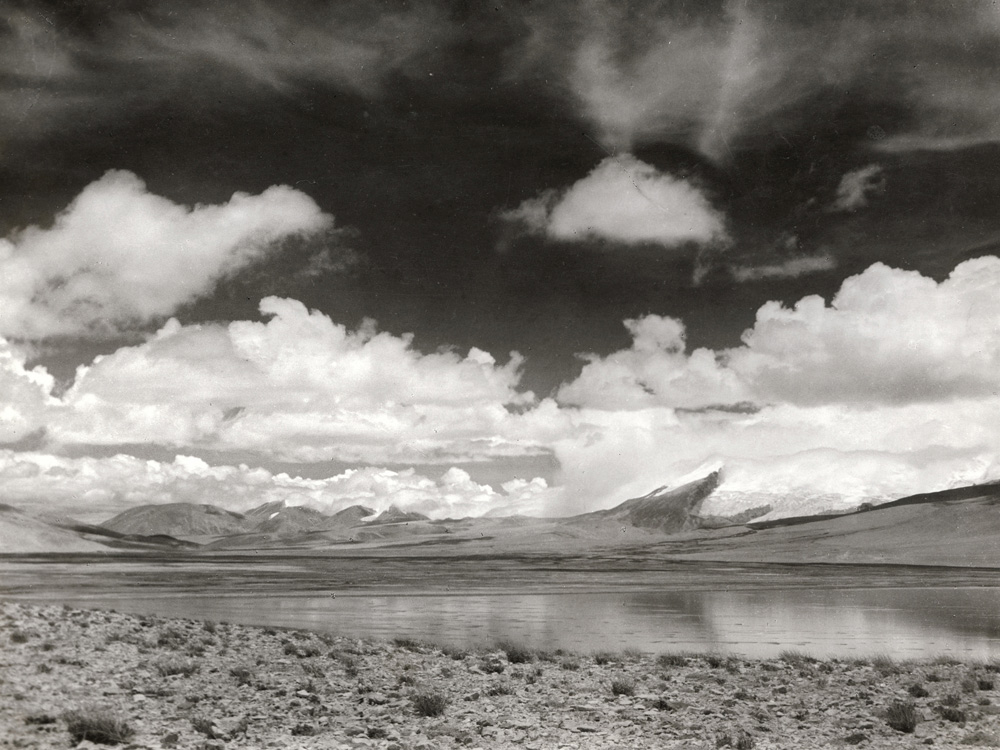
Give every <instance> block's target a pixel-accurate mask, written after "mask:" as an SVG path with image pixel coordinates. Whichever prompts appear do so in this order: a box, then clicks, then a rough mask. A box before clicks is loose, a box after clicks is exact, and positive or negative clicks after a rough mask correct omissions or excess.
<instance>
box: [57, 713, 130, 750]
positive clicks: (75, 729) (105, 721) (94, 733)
mask: <svg viewBox="0 0 1000 750" xmlns="http://www.w3.org/2000/svg"><path fill="white" fill-rule="evenodd" d="M63 720H64V721H65V722H66V729H67V730H68V731H69V735H70V737H72V738H73V743H74V744H79V743H80V742H83V741H84V740H89V741H90V742H94V743H97V744H99V745H120V744H122V743H125V742H128V741H129V740H131V739H132V737H133V736H134V735H135V730H134V729H133V728H132V727H131V726H130V725H129V723H128V722H127V721H125V720H124V719H122V718H121V717H120V716H118V715H117V714H114V713H112V712H111V711H107V710H105V709H101V708H83V709H77V710H75V711H69V712H67V713H66V714H65V715H64V716H63Z"/></svg>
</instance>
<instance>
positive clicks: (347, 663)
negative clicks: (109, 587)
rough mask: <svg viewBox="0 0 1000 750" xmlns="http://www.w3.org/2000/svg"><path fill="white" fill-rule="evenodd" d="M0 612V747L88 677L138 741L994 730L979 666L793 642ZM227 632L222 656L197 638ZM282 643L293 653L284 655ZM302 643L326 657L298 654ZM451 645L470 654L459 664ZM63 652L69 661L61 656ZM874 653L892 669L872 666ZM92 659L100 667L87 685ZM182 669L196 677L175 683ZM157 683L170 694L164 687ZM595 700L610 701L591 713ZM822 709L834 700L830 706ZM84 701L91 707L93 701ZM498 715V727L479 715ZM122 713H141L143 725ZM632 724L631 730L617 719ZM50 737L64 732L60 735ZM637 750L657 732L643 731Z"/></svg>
mask: <svg viewBox="0 0 1000 750" xmlns="http://www.w3.org/2000/svg"><path fill="white" fill-rule="evenodd" d="M11 611H14V612H16V613H17V617H11V616H10V615H9V614H8V613H9V612H11ZM52 612H55V613H56V615H55V616H54V617H53V616H52V614H51V613H52ZM4 618H6V622H5V621H4ZM83 619H89V621H90V623H91V628H90V631H89V632H86V631H81V630H80V629H79V628H78V627H77V626H78V624H79V623H78V622H77V620H83ZM0 624H3V626H4V628H5V632H6V635H7V638H9V637H10V635H11V633H12V632H14V631H15V630H17V631H19V632H23V633H25V634H27V636H28V640H27V643H28V645H27V646H26V647H19V648H15V647H11V648H8V653H7V657H8V659H7V661H9V662H11V663H15V664H17V665H19V669H20V671H19V672H17V673H16V675H14V679H10V678H9V677H8V675H7V674H6V673H5V674H4V675H3V678H2V679H3V681H2V682H0V735H3V736H4V737H5V739H6V738H7V737H8V736H9V735H8V732H13V733H14V735H13V736H14V737H15V743H14V744H12V745H11V746H12V747H38V746H49V744H52V745H53V746H54V745H55V744H58V739H57V737H58V732H59V731H63V727H64V726H66V727H68V726H69V721H68V719H69V715H68V714H67V715H66V717H67V722H66V724H65V725H64V724H63V723H62V721H61V719H59V718H53V716H51V715H48V714H44V713H40V712H39V709H44V708H48V709H49V710H51V708H50V707H51V706H52V705H53V702H51V699H50V698H49V697H48V696H46V698H45V700H39V695H38V694H37V692H33V691H36V690H38V689H39V687H41V688H42V689H48V690H52V691H53V693H54V694H55V695H56V696H58V697H61V696H59V694H58V691H59V689H60V685H61V681H62V680H63V678H65V680H66V683H65V684H67V685H72V686H81V685H83V686H87V685H94V686H95V688H96V689H97V690H98V691H100V692H95V693H94V695H95V696H96V695H101V694H102V692H103V694H104V695H107V696H109V698H108V700H112V701H114V703H113V704H108V705H107V706H106V708H112V709H117V710H120V711H122V713H120V714H118V715H117V717H121V718H120V719H118V720H120V721H122V722H123V723H126V725H127V723H128V722H131V723H132V724H133V725H134V726H135V729H136V731H135V733H134V735H133V736H131V737H130V738H129V739H127V740H125V739H121V740H119V741H120V742H124V743H126V744H127V743H135V746H136V747H138V746H143V747H145V746H149V747H161V746H162V747H165V748H169V747H181V746H185V747H186V746H187V745H189V744H190V745H191V746H192V747H194V746H196V745H198V744H199V743H201V744H204V745H205V746H206V748H207V747H212V748H217V747H218V746H220V745H221V744H222V743H223V742H224V743H225V744H226V745H227V746H229V745H232V746H233V747H236V746H253V747H267V746H272V745H274V746H277V745H278V744H281V743H282V742H285V743H286V744H287V742H288V740H289V736H288V735H289V733H293V734H294V735H298V736H302V737H305V736H309V735H320V734H323V735H325V737H324V739H326V738H327V737H328V738H329V740H330V741H333V742H337V741H339V734H338V735H337V736H336V737H335V736H334V734H335V733H337V732H340V731H341V730H340V728H341V727H343V728H345V729H346V730H347V737H350V738H355V739H350V740H348V741H349V742H352V743H360V744H364V743H365V742H366V741H367V742H370V743H371V744H372V745H373V746H374V745H375V744H379V745H381V744H386V745H390V746H391V745H392V744H393V743H395V744H398V745H400V746H403V747H406V746H408V745H409V743H410V741H411V737H417V736H419V733H421V732H423V733H424V734H426V735H427V736H428V737H429V739H430V740H431V741H432V742H435V743H437V742H438V740H437V738H438V737H445V738H454V740H455V742H454V743H451V742H449V741H448V740H447V739H446V740H445V742H444V744H455V746H456V747H457V746H459V745H462V746H469V747H473V746H477V745H481V746H484V747H493V746H500V745H503V746H506V745H504V744H503V743H504V742H506V741H508V740H512V741H513V742H518V744H527V745H530V744H532V743H534V744H536V745H537V744H539V743H541V744H540V746H542V747H545V746H548V745H547V744H545V743H546V742H548V739H551V740H552V742H553V743H559V744H560V745H565V746H569V745H573V743H579V742H581V741H584V742H585V739H586V737H587V735H588V733H591V732H594V733H599V734H600V735H604V736H606V737H607V739H608V740H609V742H610V743H612V744H614V743H615V742H617V745H616V746H620V747H625V746H630V744H631V743H630V739H629V738H630V737H631V736H632V734H631V733H632V732H634V731H635V730H636V728H638V727H639V725H640V722H642V723H643V724H645V723H646V722H651V725H650V726H655V727H657V731H658V733H659V734H662V735H663V739H664V740H667V742H666V743H665V744H667V745H669V744H670V743H671V741H674V742H677V743H678V744H682V743H683V741H684V739H686V738H688V737H691V738H692V739H690V740H689V741H690V742H694V743H697V742H698V741H699V739H700V741H701V744H702V745H704V746H705V747H711V746H714V745H717V746H718V747H720V748H740V747H743V748H748V747H749V748H753V747H757V746H768V747H771V746H775V747H786V746H795V747H810V746H812V745H811V744H810V734H809V733H810V732H811V731H821V732H822V735H821V736H822V737H824V738H826V740H825V741H828V742H829V743H831V744H839V745H841V746H843V747H848V746H861V747H868V746H873V747H874V746H876V745H879V743H881V744H882V745H889V744H892V742H891V741H888V740H887V739H886V737H887V735H889V734H896V733H901V734H898V735H897V736H898V739H897V740H896V741H895V742H896V743H897V744H898V743H907V742H909V743H911V744H913V743H914V742H918V743H919V742H921V741H923V740H925V739H926V738H933V739H934V744H935V745H936V746H939V747H958V746H967V745H976V746H991V745H994V744H996V741H995V739H994V734H993V733H996V732H997V729H996V724H995V721H996V713H997V709H996V708H995V707H994V706H993V704H994V703H996V702H997V701H996V700H991V698H992V697H993V693H992V692H990V691H992V690H994V683H995V674H994V673H993V672H992V671H991V670H990V669H988V667H987V662H968V661H963V662H962V663H960V664H950V663H949V664H936V665H934V666H932V664H931V662H930V660H926V661H921V662H913V661H898V662H897V661H892V660H887V661H883V660H882V659H881V658H880V659H877V660H872V659H871V658H869V659H866V660H864V661H861V660H844V659H841V660H838V659H822V660H817V659H815V658H814V657H811V656H808V655H807V654H804V653H801V652H798V651H794V650H790V651H785V652H783V653H782V654H781V655H780V657H776V658H770V659H766V660H760V661H758V660H753V659H746V658H743V657H736V656H730V655H728V654H718V653H716V654H704V653H665V654H660V655H656V654H645V655H642V654H639V653H637V652H632V653H626V652H611V651H599V652H597V653H592V654H590V655H586V654H584V655H580V654H567V653H565V652H557V651H555V650H553V651H549V652H545V653H541V652H538V651H532V650H531V649H528V648H527V647H526V646H522V645H519V644H511V643H510V642H503V643H497V644H495V645H488V646H484V647H481V648H478V649H474V650H471V651H460V652H455V651H453V650H451V649H448V648H445V647H438V646H433V645H428V644H418V643H417V642H416V641H414V640H412V639H400V640H399V641H398V642H395V641H388V642H377V643H376V642H370V641H364V640H357V639H354V638H351V639H348V638H345V637H332V636H327V637H325V638H324V637H319V636H316V635H313V634H309V633H304V634H303V633H298V632H293V631H291V630H279V631H276V633H275V635H274V637H271V636H268V635H267V634H266V631H265V630H264V629H250V628H244V627H243V626H225V627H217V628H216V630H215V631H214V632H211V631H210V630H208V629H206V628H205V625H204V622H203V621H201V620H195V619H190V620H165V619H159V620H150V621H149V625H148V626H147V628H145V629H144V628H142V627H141V626H140V625H139V618H138V617H133V616H131V615H116V616H114V617H110V616H105V615H103V614H102V613H96V614H94V613H89V612H84V613H81V614H80V615H79V616H77V617H75V618H72V617H70V616H68V615H64V614H62V613H60V612H58V610H56V609H54V608H51V611H50V613H49V618H48V619H47V620H46V619H40V618H38V617H34V616H30V615H26V614H24V613H23V612H22V611H19V610H18V609H16V608H13V607H11V606H10V605H7V606H6V608H5V605H4V604H2V603H0ZM161 641H164V642H172V643H183V644H184V645H183V646H182V647H181V648H180V649H179V650H177V651H175V652H167V651H162V650H159V648H162V647H160V646H159V643H160V642H161ZM226 641H228V642H229V643H230V649H231V653H230V655H228V656H225V655H221V654H220V651H219V649H217V648H211V647H210V646H211V644H212V642H226ZM4 642H5V643H6V642H7V641H6V639H5V640H4ZM45 644H52V645H53V647H52V648H48V649H47V648H46V645H45ZM133 644H134V645H133ZM143 644H144V645H145V647H146V648H149V649H152V650H151V651H150V653H149V655H146V656H144V655H143V654H142V653H141V651H140V649H141V648H142V647H143ZM192 645H198V646H201V647H203V648H207V649H208V650H207V654H206V657H205V659H204V661H198V660H192V659H190V658H189V656H188V655H187V653H188V651H189V649H190V648H191V646H192ZM289 645H290V646H291V647H293V648H294V652H293V651H291V650H289V651H288V652H286V651H285V649H286V647H287V646H289ZM317 645H321V646H322V647H323V653H324V654H325V655H328V656H329V658H326V656H324V657H322V658H316V659H312V658H299V655H300V653H304V652H306V651H308V650H309V649H312V648H314V647H316V646H317ZM105 646H107V652H106V653H102V649H103V648H104V647H105ZM0 650H2V649H0ZM501 650H502V653H501ZM45 651H51V654H49V653H43V652H45ZM286 653H287V655H286ZM292 653H294V656H295V657H296V658H291V654H292ZM454 653H458V654H460V655H461V656H462V657H465V656H466V655H470V656H471V658H468V659H467V661H465V663H456V662H454V661H452V658H453V654H454ZM522 655H523V656H527V657H528V658H521V656H522ZM550 661H551V664H552V666H551V667H547V666H546V664H547V663H549V662H550ZM69 663H72V664H73V665H75V666H77V667H79V669H75V668H70V667H68V666H62V665H64V664H69ZM876 664H878V667H881V668H882V669H883V670H884V669H886V668H887V667H891V670H892V671H893V672H895V674H892V675H890V676H885V675H882V674H881V673H880V671H875V669H874V668H875V665H876ZM50 666H51V673H48V670H49V668H50ZM341 667H343V669H341ZM95 670H100V675H101V678H100V683H99V684H98V683H97V682H95V680H94V676H95ZM897 670H898V671H897ZM195 674H197V677H196V678H195V679H180V677H184V676H187V677H191V676H192V675H195ZM345 675H346V676H345ZM351 676H352V677H354V678H355V679H348V678H347V677H351ZM161 678H162V679H161ZM168 678H169V679H168ZM719 685H722V686H723V687H722V688H719ZM167 696H173V697H171V699H170V700H162V698H164V697H167ZM635 696H639V697H638V698H636V697H635ZM629 697H630V698H629ZM133 699H134V700H133ZM69 701H72V698H69ZM601 704H603V706H604V707H605V708H606V709H607V710H605V711H600V710H595V709H596V708H597V707H598V706H599V705H601ZM55 705H58V704H55ZM64 705H65V703H64ZM69 705H73V703H72V702H70V703H69ZM830 706H834V707H835V710H834V711H829V710H827V709H829V707H830ZM126 707H127V708H126ZM451 707H453V710H452V709H451ZM581 707H586V708H585V709H583V710H581ZM592 707H593V708H592ZM400 708H402V711H400ZM470 709H472V710H471V712H470ZM165 710H166V711H167V712H168V713H164V711H165ZM125 711H127V712H128V713H124V712H125ZM207 711H211V713H210V714H206V713H202V712H207ZM4 712H6V713H4ZM653 712H656V713H655V714H654V713H653ZM83 713H86V714H88V716H87V717H86V718H88V719H93V716H92V714H94V713H95V712H94V711H92V710H88V711H86V712H83ZM449 714H453V715H449ZM473 714H478V715H480V716H482V717H483V721H481V722H480V726H479V729H480V730H482V738H483V741H481V740H479V739H478V737H479V732H478V731H477V729H476V727H474V726H472V725H469V726H468V727H466V726H465V724H466V723H467V719H468V717H469V716H470V715H473ZM507 714H510V715H511V717H512V722H511V724H512V726H511V725H506V722H505V723H503V724H502V723H500V722H499V721H497V720H496V719H495V718H494V717H496V716H500V717H503V716H505V715H507ZM56 716H59V714H56ZM133 716H135V717H139V716H142V717H143V718H142V722H141V723H139V722H137V721H133V720H132V717H133ZM147 716H148V717H149V719H148V720H147ZM266 716H273V717H274V720H270V719H267V720H265V718H264V717H266ZM12 717H13V719H14V720H13V721H11V718H12ZM117 717H115V716H111V717H110V719H109V720H108V721H107V722H105V724H101V722H99V721H93V720H92V721H91V722H90V725H88V728H87V731H88V733H89V734H88V736H87V737H86V738H87V739H89V740H90V741H91V742H101V740H99V739H98V738H97V736H96V735H95V734H94V733H93V732H92V731H91V730H92V729H93V727H94V725H95V724H96V725H97V731H102V729H101V727H102V726H106V725H108V724H110V725H111V726H112V727H114V720H115V719H116V718H117ZM241 717H242V718H241ZM423 717H429V718H426V719H425V718H423ZM433 717H442V718H439V719H435V718H433ZM873 719H875V722H874V723H873ZM921 719H926V720H927V722H928V726H927V727H926V729H927V733H926V734H920V735H919V739H918V740H913V739H908V738H907V737H906V734H907V733H910V734H911V737H912V733H913V732H914V731H915V730H916V731H917V732H918V733H919V728H918V727H919V725H918V724H917V722H918V721H920V720H921ZM549 720H551V724H547V723H546V722H549ZM53 722H58V723H57V724H56V726H52V724H53ZM169 722H174V725H173V726H169ZM188 722H191V723H190V724H189V723H188ZM251 722H252V725H251ZM407 722H409V724H410V726H407ZM522 722H526V723H523V724H522ZM629 723H631V724H634V725H635V727H632V728H629V729H624V728H625V726H626V725H627V724H629ZM77 725H78V726H82V724H80V723H79V722H78V724H77ZM532 725H537V726H543V725H544V726H549V727H551V728H552V729H551V731H552V735H551V737H550V738H546V739H544V740H543V739H539V737H540V735H538V736H535V735H533V730H532V729H530V728H529V727H531V726H532ZM577 726H578V727H579V728H578V729H577V728H576V727H577ZM619 726H620V727H622V728H623V730H624V731H623V733H622V734H621V735H620V736H618V735H617V734H616V732H617V727H619ZM151 727H155V729H154V730H153V731H155V732H156V734H151V733H150V731H151V730H150V728H151ZM241 727H242V730H241ZM675 728H676V732H675ZM241 731H242V732H243V733H244V735H243V736H244V739H243V740H241V739H239V736H240V732H241ZM452 731H455V732H456V734H454V735H452V734H450V733H451V732H452ZM163 732H167V734H163ZM457 732H461V733H463V734H462V735H461V737H460V736H459V734H457ZM570 732H572V734H570ZM692 732H696V734H692ZM438 733H443V734H438ZM681 733H683V734H681ZM126 734H127V732H121V733H119V735H118V736H119V737H121V738H124V737H125V736H126ZM199 734H200V737H198V739H197V740H195V741H194V743H193V744H192V743H191V740H192V739H193V738H195V736H196V735H199ZM522 734H523V735H524V737H523V738H522V739H520V740H519V739H518V738H520V737H521V735H522ZM557 735H558V736H557ZM815 736H820V735H814V737H815ZM79 737H80V738H81V739H82V738H83V735H82V734H80V735H79ZM63 738H64V739H66V740H67V746H71V745H69V743H68V737H67V735H66V734H65V733H64V734H63ZM171 738H173V739H171ZM53 739H55V740H56V743H53V742H52V740H53ZM74 739H75V737H74ZM372 741H375V742H372ZM109 742H110V741H109ZM786 742H787V743H793V742H794V743H797V744H785V743H786ZM0 744H2V743H0ZM292 744H295V741H294V740H293V741H292ZM300 744H302V743H301V742H300ZM635 744H639V743H635ZM553 746H555V744H553ZM609 746H610V745H609ZM642 746H643V747H647V746H648V747H654V746H656V745H655V738H653V740H652V743H650V742H646V743H645V744H643V745H642Z"/></svg>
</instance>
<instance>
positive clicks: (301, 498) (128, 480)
mask: <svg viewBox="0 0 1000 750" xmlns="http://www.w3.org/2000/svg"><path fill="white" fill-rule="evenodd" d="M0 487H2V488H3V493H4V499H5V500H7V501H9V502H12V503H16V504H18V505H19V506H22V507H26V508H38V509H42V510H50V511H51V510H53V509H59V508H67V507H75V508H78V509H83V510H85V511H86V515H85V518H86V519H87V520H93V521H103V520H106V519H107V518H108V517H109V516H111V515H113V514H114V513H117V512H120V511H122V510H124V509H126V508H128V507H132V506H135V505H143V504H147V503H154V504H155V503H168V502H192V503H203V502H205V500H206V498H210V501H211V502H212V503H213V504H215V505H218V506H220V507H224V508H227V509H229V510H233V511H236V512H242V511H246V510H249V509H250V508H253V507H255V506H257V505H260V504H262V503H270V502H284V503H286V504H287V505H304V506H308V507H311V508H314V509H316V510H319V511H322V512H324V513H335V512H336V511H338V510H342V509H343V508H346V507H349V506H351V505H358V504H360V505H365V506H368V507H370V508H372V509H373V510H375V511H378V512H381V511H383V510H386V509H387V508H388V507H389V506H391V505H395V506H396V507H398V508H400V509H402V510H405V511H415V512H418V513H424V514H426V515H428V516H431V517H432V518H446V517H452V518H455V517H463V516H480V515H483V514H485V513H487V512H490V511H497V510H501V511H502V512H504V513H505V514H513V513H523V512H529V513H538V512H539V510H540V508H541V507H542V504H543V502H544V499H545V496H546V495H547V494H549V493H550V492H551V490H549V489H548V487H547V485H546V483H545V480H543V479H540V478H535V479H531V480H521V481H512V482H508V483H505V484H504V486H503V487H501V488H499V489H494V488H493V487H492V486H490V485H486V484H479V483H477V482H475V481H473V480H472V479H471V478H470V476H469V475H468V473H466V472H465V471H463V470H462V469H459V468H456V467H452V468H450V469H448V470H447V471H446V472H444V474H443V475H442V476H441V477H440V478H438V479H433V478H430V477H427V476H424V475H421V474H418V473H416V472H415V471H414V470H412V469H407V470H403V471H394V470H390V469H385V468H374V467H368V468H363V469H349V470H347V471H345V472H343V473H341V474H337V475H335V476H331V477H325V478H322V479H304V478H302V477H297V476H291V475H289V474H286V473H277V474H275V473H272V472H270V471H267V470H266V469H262V468H251V467H248V466H246V465H239V466H230V465H221V466H213V465H209V464H208V463H206V462H205V461H203V460H201V459H199V458H194V457H192V456H183V455H181V456H177V458H176V459H174V460H173V461H170V462H162V461H148V460H141V459H138V458H134V457H132V456H127V455H117V456H112V457H108V458H88V457H84V458H63V457H55V456H49V455H45V454H40V453H14V452H12V451H8V450H0Z"/></svg>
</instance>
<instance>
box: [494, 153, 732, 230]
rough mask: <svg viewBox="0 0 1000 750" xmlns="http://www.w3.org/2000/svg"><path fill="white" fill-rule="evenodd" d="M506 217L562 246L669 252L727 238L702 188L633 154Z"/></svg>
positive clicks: (601, 166) (720, 218) (604, 164)
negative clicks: (599, 244)
mask: <svg viewBox="0 0 1000 750" xmlns="http://www.w3.org/2000/svg"><path fill="white" fill-rule="evenodd" d="M503 217H504V218H505V219H507V220H509V221H513V222H516V223H518V224H520V225H521V226H522V227H524V228H525V229H526V230H527V231H529V232H533V233H536V234H541V235H543V236H545V237H548V238H549V239H552V240H556V241H562V242H571V241H581V240H588V239H590V240H592V239H604V240H610V241H612V242H617V243H622V244H628V245H636V244H657V245H663V246H668V247H669V246H675V245H680V244H682V243H686V242H697V243H708V242H712V241H716V240H721V239H723V238H724V237H725V222H724V218H723V216H722V214H721V213H719V212H718V211H717V210H716V209H715V208H713V206H712V204H711V202H710V201H709V199H708V198H707V197H706V195H705V194H704V193H703V192H702V191H701V189H699V188H698V187H697V186H696V185H694V184H693V183H691V182H689V181H687V180H685V179H681V178H677V177H673V176H672V175H669V174H664V173H662V172H660V171H659V170H657V169H656V168H655V167H652V166H650V165H648V164H645V163H643V162H641V161H639V160H638V159H636V158H635V157H634V156H632V155H630V154H623V155H621V156H610V157H608V158H606V159H604V160H603V161H602V162H601V163H600V164H598V165H597V166H596V167H595V168H594V170H593V171H592V172H591V173H590V174H588V175H587V176H586V177H584V178H583V179H581V180H579V181H578V182H576V183H575V184H573V185H572V186H571V187H569V188H568V189H567V190H565V191H562V192H558V191H547V192H545V193H543V194H542V195H540V196H538V197H537V198H532V199H529V200H527V201H525V202H524V203H522V204H521V205H520V206H519V207H518V208H516V209H514V210H512V211H508V212H506V213H504V214H503Z"/></svg>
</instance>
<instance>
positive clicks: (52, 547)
mask: <svg viewBox="0 0 1000 750" xmlns="http://www.w3.org/2000/svg"><path fill="white" fill-rule="evenodd" d="M107 550H108V548H107V547H105V546H104V545H103V544H100V543H98V542H94V541H90V540H88V539H84V538H82V537H81V536H80V535H79V534H76V533H74V532H72V531H69V530H67V529H62V528H59V527H58V526H54V525H52V524H50V523H46V522H45V521H43V520H41V519H39V518H35V517H33V516H30V515H28V514H27V513H24V512H22V511H20V510H18V509H17V508H13V507H11V506H10V505H2V504H0V553H24V552H107Z"/></svg>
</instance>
